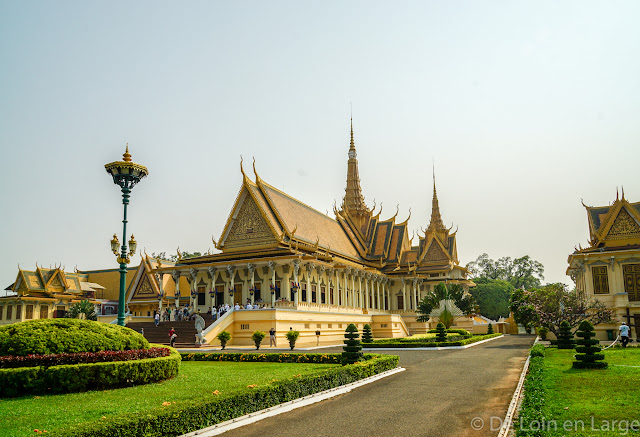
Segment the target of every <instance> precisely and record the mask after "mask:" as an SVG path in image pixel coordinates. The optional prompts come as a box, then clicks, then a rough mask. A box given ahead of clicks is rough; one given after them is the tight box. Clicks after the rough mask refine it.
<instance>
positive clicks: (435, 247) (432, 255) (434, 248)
mask: <svg viewBox="0 0 640 437" xmlns="http://www.w3.org/2000/svg"><path fill="white" fill-rule="evenodd" d="M423 261H425V262H430V261H449V257H448V256H447V254H446V253H445V251H444V250H443V249H442V246H440V244H439V243H438V241H437V240H436V239H435V238H434V239H433V240H431V244H430V245H429V249H427V253H426V254H425V255H424V258H423Z"/></svg>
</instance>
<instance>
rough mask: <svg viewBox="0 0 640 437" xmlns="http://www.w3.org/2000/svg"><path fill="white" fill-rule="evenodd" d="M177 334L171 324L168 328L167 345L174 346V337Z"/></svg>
mask: <svg viewBox="0 0 640 437" xmlns="http://www.w3.org/2000/svg"><path fill="white" fill-rule="evenodd" d="M177 337H178V334H176V330H175V329H173V326H172V327H171V329H170V330H169V346H171V347H174V346H173V345H174V344H175V343H176V338H177Z"/></svg>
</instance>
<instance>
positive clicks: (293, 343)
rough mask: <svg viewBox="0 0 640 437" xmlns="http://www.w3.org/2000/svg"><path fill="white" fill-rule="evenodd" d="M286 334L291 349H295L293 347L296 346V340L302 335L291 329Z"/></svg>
mask: <svg viewBox="0 0 640 437" xmlns="http://www.w3.org/2000/svg"><path fill="white" fill-rule="evenodd" d="M284 336H285V337H287V340H289V347H290V348H291V350H293V348H294V347H296V340H298V337H300V332H299V331H293V330H289V331H287V332H286V334H284Z"/></svg>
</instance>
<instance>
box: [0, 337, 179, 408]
mask: <svg viewBox="0 0 640 437" xmlns="http://www.w3.org/2000/svg"><path fill="white" fill-rule="evenodd" d="M163 347H166V346H163ZM168 349H169V350H170V354H169V356H166V357H161V358H146V359H142V360H132V361H113V362H108V363H93V364H70V365H62V366H51V367H43V366H38V367H20V368H16V369H0V397H14V396H24V395H27V394H52V393H71V392H79V391H86V390H103V389H108V388H117V387H126V386H132V385H140V384H147V383H150V382H157V381H163V380H165V379H169V378H173V377H174V376H176V375H177V374H178V370H179V368H180V354H179V353H178V351H176V350H175V349H173V348H168Z"/></svg>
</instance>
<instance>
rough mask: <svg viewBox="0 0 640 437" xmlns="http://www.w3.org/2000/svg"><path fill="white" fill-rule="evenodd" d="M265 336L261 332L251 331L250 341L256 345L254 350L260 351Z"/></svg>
mask: <svg viewBox="0 0 640 437" xmlns="http://www.w3.org/2000/svg"><path fill="white" fill-rule="evenodd" d="M266 335H267V334H265V333H264V332H262V331H253V334H251V340H253V342H254V343H255V344H256V350H257V349H260V343H262V340H264V338H265V336H266Z"/></svg>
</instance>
